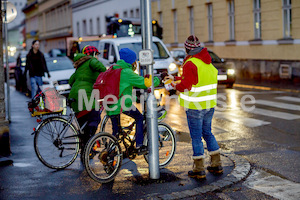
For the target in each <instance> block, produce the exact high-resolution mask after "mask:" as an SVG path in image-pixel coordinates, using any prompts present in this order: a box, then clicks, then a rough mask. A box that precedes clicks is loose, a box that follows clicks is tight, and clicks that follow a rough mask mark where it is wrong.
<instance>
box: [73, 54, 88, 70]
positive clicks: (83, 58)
mask: <svg viewBox="0 0 300 200" xmlns="http://www.w3.org/2000/svg"><path fill="white" fill-rule="evenodd" d="M89 59H92V57H91V56H87V55H85V54H83V53H79V54H77V56H76V57H75V58H74V63H73V65H74V68H78V67H79V66H80V65H81V64H83V63H84V62H85V61H87V60H89Z"/></svg>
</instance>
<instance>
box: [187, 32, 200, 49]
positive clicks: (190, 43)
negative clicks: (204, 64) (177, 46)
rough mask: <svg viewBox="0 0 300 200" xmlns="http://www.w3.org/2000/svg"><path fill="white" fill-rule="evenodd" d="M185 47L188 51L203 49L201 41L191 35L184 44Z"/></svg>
mask: <svg viewBox="0 0 300 200" xmlns="http://www.w3.org/2000/svg"><path fill="white" fill-rule="evenodd" d="M184 46H185V48H186V49H188V50H193V49H195V48H198V47H201V44H200V41H199V39H198V38H197V37H196V36H195V35H190V36H189V37H188V38H187V40H186V41H185V43H184Z"/></svg>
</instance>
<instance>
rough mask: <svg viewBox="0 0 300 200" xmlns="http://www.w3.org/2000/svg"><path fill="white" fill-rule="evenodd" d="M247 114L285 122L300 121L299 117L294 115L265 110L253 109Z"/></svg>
mask: <svg viewBox="0 0 300 200" xmlns="http://www.w3.org/2000/svg"><path fill="white" fill-rule="evenodd" d="M249 113H253V114H257V115H264V116H268V117H274V118H279V119H285V120H294V119H300V115H294V114H290V113H286V112H278V111H272V110H266V109H260V108H255V109H254V110H253V111H249Z"/></svg>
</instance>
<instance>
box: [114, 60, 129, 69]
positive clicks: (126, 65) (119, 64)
mask: <svg viewBox="0 0 300 200" xmlns="http://www.w3.org/2000/svg"><path fill="white" fill-rule="evenodd" d="M119 68H122V69H126V68H130V69H132V66H131V64H129V63H127V62H125V61H124V60H122V59H121V60H118V61H117V63H116V65H115V66H113V69H119Z"/></svg>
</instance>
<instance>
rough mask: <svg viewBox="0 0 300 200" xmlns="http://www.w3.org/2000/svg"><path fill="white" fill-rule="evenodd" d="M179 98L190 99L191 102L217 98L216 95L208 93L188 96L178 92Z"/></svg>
mask: <svg viewBox="0 0 300 200" xmlns="http://www.w3.org/2000/svg"><path fill="white" fill-rule="evenodd" d="M180 98H181V99H183V100H186V101H192V102H201V101H210V100H217V95H216V94H213V95H209V96H204V97H190V96H188V95H185V94H182V93H180Z"/></svg>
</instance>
